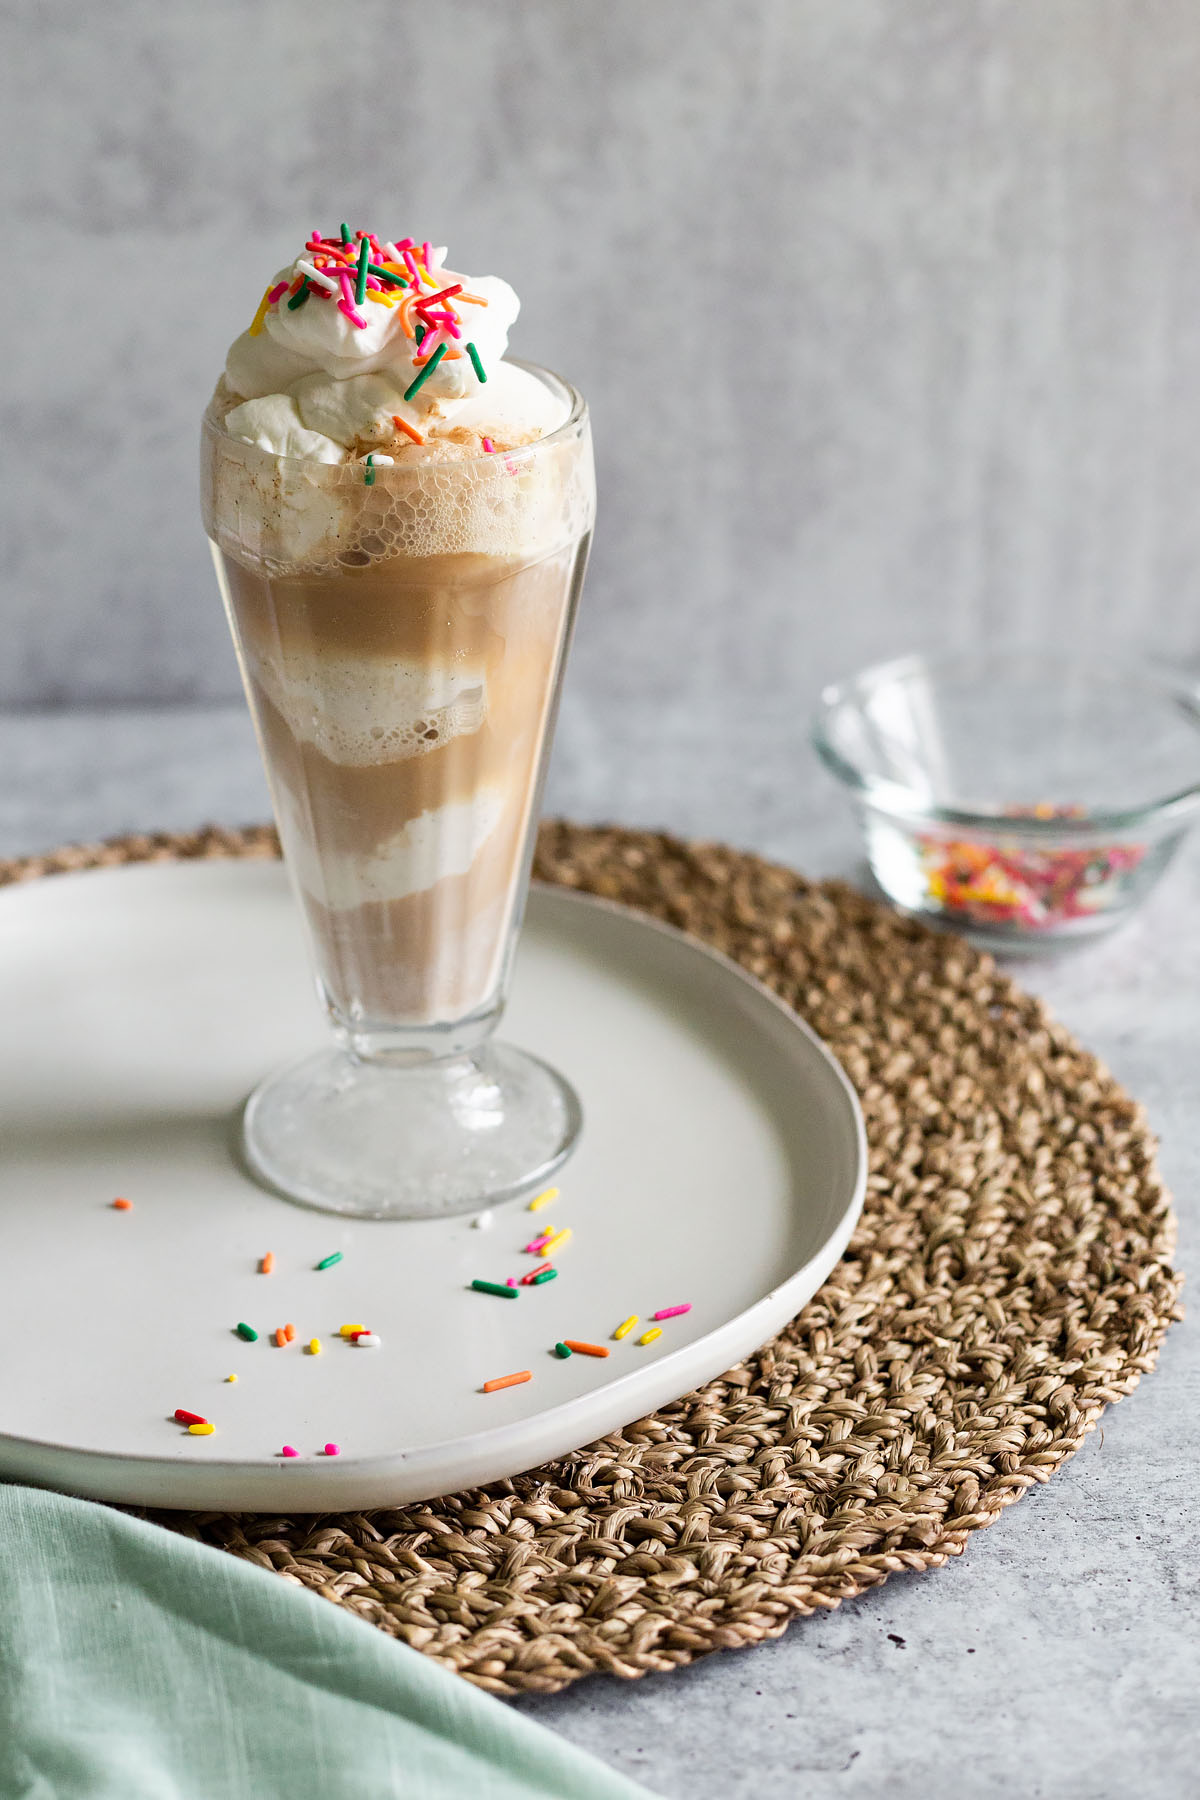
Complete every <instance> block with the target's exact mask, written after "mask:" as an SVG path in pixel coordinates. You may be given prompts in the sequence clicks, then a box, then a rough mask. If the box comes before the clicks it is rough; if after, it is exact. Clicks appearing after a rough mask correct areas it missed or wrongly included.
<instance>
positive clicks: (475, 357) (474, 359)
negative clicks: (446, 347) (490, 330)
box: [467, 344, 487, 381]
mask: <svg viewBox="0 0 1200 1800" xmlns="http://www.w3.org/2000/svg"><path fill="white" fill-rule="evenodd" d="M467 355H468V356H469V357H470V359H471V364H472V367H473V368H474V370H475V373H476V374H477V375H478V377H479V379H480V381H486V380H487V376H486V375H485V374H484V372H483V364H482V363H481V362H480V360H479V352H478V350H477V349H476V348H475V346H474V344H468V345H467Z"/></svg>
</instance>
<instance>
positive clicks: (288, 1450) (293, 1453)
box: [279, 1444, 300, 1456]
mask: <svg viewBox="0 0 1200 1800" xmlns="http://www.w3.org/2000/svg"><path fill="white" fill-rule="evenodd" d="M279 1454H280V1456H299V1454H300V1452H299V1451H298V1450H293V1449H292V1446H291V1445H290V1444H285V1445H284V1446H283V1449H282V1450H281V1451H280V1452H279Z"/></svg>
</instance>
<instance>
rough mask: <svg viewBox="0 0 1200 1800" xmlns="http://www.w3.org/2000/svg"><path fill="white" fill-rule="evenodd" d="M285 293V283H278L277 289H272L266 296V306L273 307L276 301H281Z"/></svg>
mask: <svg viewBox="0 0 1200 1800" xmlns="http://www.w3.org/2000/svg"><path fill="white" fill-rule="evenodd" d="M287 291H288V284H287V282H286V281H281V282H280V283H279V285H278V287H273V288H272V289H271V291H270V293H269V294H268V295H267V305H268V306H274V304H275V302H276V301H277V300H282V298H283V296H284V295H285V294H286V293H287Z"/></svg>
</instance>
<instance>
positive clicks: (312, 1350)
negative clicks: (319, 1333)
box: [308, 1338, 321, 1356]
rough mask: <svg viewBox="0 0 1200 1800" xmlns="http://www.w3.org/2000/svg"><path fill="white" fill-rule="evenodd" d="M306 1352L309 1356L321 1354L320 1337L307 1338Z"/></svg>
mask: <svg viewBox="0 0 1200 1800" xmlns="http://www.w3.org/2000/svg"><path fill="white" fill-rule="evenodd" d="M308 1354H309V1355H310V1356H320V1354H321V1340H320V1338H309V1340H308Z"/></svg>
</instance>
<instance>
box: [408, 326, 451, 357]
mask: <svg viewBox="0 0 1200 1800" xmlns="http://www.w3.org/2000/svg"><path fill="white" fill-rule="evenodd" d="M443 335H444V333H443V331H442V328H441V326H440V325H439V326H438V328H437V330H436V331H428V332H426V334H425V336H424V337H423V338H422V339H421V348H420V349H419V350H418V351H417V354H416V355H415V356H414V357H413V361H414V362H415V363H418V364H420V363H427V362H428V361H429V359H430V357H431V356H432V355H433V353H434V351H435V350H436V349H437V347H438V345H439V344H440V343H441V341H442V337H443Z"/></svg>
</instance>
